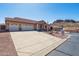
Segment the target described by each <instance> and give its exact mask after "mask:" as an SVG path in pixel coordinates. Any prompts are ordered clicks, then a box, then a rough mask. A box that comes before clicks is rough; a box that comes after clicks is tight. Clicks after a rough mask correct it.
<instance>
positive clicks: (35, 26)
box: [5, 17, 48, 31]
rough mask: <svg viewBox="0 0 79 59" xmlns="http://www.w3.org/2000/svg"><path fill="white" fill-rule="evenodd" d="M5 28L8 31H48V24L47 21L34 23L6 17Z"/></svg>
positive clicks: (28, 20)
mask: <svg viewBox="0 0 79 59" xmlns="http://www.w3.org/2000/svg"><path fill="white" fill-rule="evenodd" d="M5 27H6V29H5V30H7V31H25V30H48V24H47V23H46V22H45V21H34V20H30V19H24V18H19V17H15V18H9V17H6V18H5Z"/></svg>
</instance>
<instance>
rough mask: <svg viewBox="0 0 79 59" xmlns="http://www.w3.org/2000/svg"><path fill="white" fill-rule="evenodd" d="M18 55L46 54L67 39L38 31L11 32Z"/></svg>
mask: <svg viewBox="0 0 79 59" xmlns="http://www.w3.org/2000/svg"><path fill="white" fill-rule="evenodd" d="M10 34H11V37H12V40H13V42H14V45H15V48H16V51H17V54H18V55H21V56H22V55H23V56H24V55H26V56H28V55H33V56H34V55H35V56H36V55H39V56H42V55H46V54H47V53H49V52H50V51H51V50H52V49H55V48H56V47H57V46H59V45H60V44H61V43H63V42H64V41H65V40H67V39H59V38H56V37H54V36H52V35H50V34H47V33H44V32H37V31H23V32H10Z"/></svg>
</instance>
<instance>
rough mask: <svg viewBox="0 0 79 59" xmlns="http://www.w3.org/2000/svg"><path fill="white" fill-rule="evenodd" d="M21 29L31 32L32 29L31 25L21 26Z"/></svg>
mask: <svg viewBox="0 0 79 59" xmlns="http://www.w3.org/2000/svg"><path fill="white" fill-rule="evenodd" d="M21 29H22V30H33V29H34V27H33V25H22V26H21Z"/></svg>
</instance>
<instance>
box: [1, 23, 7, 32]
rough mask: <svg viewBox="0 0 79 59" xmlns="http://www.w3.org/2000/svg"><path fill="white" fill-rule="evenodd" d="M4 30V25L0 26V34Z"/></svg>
mask: <svg viewBox="0 0 79 59" xmlns="http://www.w3.org/2000/svg"><path fill="white" fill-rule="evenodd" d="M5 28H6V27H5V24H0V32H1V31H5Z"/></svg>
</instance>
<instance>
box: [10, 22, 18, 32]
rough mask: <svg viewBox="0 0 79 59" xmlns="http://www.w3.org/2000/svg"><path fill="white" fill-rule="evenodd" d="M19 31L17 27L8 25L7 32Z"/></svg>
mask: <svg viewBox="0 0 79 59" xmlns="http://www.w3.org/2000/svg"><path fill="white" fill-rule="evenodd" d="M18 30H19V25H15V24H13V25H9V31H18Z"/></svg>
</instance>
